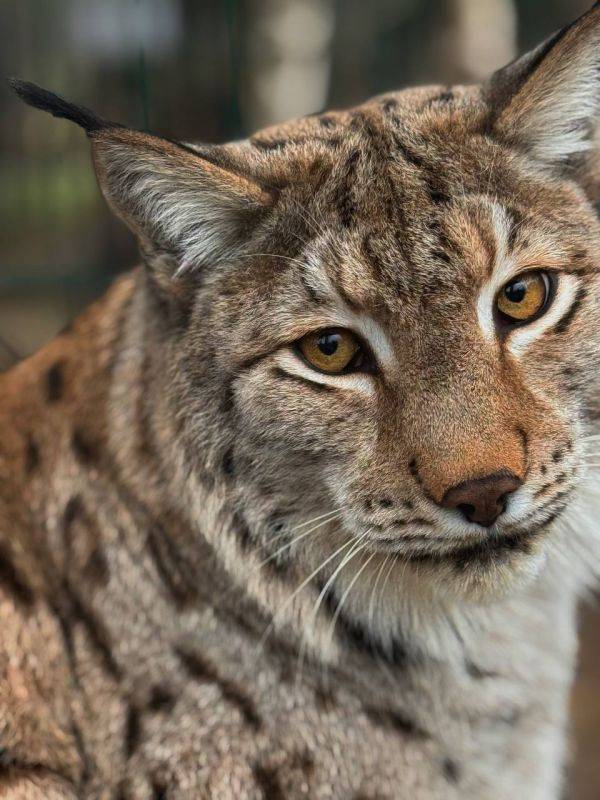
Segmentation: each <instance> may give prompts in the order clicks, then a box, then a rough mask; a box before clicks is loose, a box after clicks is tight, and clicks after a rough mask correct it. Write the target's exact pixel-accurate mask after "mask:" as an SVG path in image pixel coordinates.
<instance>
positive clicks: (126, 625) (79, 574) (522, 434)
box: [0, 4, 600, 800]
mask: <svg viewBox="0 0 600 800" xmlns="http://www.w3.org/2000/svg"><path fill="white" fill-rule="evenodd" d="M599 53H600V5H598V4H597V5H595V6H594V7H593V9H591V10H590V11H589V12H588V13H587V14H585V15H584V16H583V17H581V18H580V19H579V20H578V21H576V22H575V23H574V24H572V25H570V26H569V27H567V28H566V29H564V30H563V31H561V32H560V33H558V34H557V35H555V36H553V37H552V38H551V39H550V40H549V41H547V42H545V43H544V44H542V45H541V46H540V47H538V48H537V49H536V50H534V51H533V52H532V53H529V54H528V55H525V56H524V57H522V58H521V59H519V60H517V61H516V62H514V63H512V64H510V65H509V66H508V67H506V68H504V69H501V70H500V71H499V72H497V73H496V74H495V75H493V76H492V77H491V78H490V80H489V82H487V83H486V84H484V85H482V86H456V87H451V88H449V87H446V86H433V87H426V88H418V89H411V90H407V91H401V92H397V93H390V94H386V95H384V96H381V97H376V98H375V99H373V100H370V101H368V102H366V103H365V104H364V105H361V106H358V107H357V108H354V109H351V110H349V111H332V112H327V113H323V114H319V115H315V116H309V117H305V118H303V119H298V120H294V121H292V122H290V123H287V124H284V125H280V126H277V127H275V128H270V129H267V130H264V131H261V132H259V133H257V134H255V135H254V136H252V137H250V138H249V139H247V140H244V141H240V142H235V143H231V144H224V145H198V144H188V143H185V144H184V143H179V142H174V141H170V140H165V139H161V138H158V137H155V136H152V135H149V134H146V133H141V132H139V131H136V130H131V129H129V128H126V127H123V126H121V125H118V124H115V123H112V122H107V121H105V120H104V119H101V118H100V117H98V116H96V114H94V113H92V112H91V111H88V110H87V109H85V108H82V107H78V106H75V105H72V104H71V103H69V102H66V101H65V100H62V99H61V98H59V97H57V96H56V95H53V94H51V93H50V92H47V91H46V90H44V89H41V88H38V87H36V86H34V85H33V84H29V83H25V82H22V81H18V80H14V81H12V86H13V88H14V90H15V91H16V93H17V94H18V95H19V96H20V97H21V98H22V99H23V100H24V101H25V102H26V103H28V104H29V105H32V106H34V107H36V108H39V109H42V110H44V111H48V112H50V113H51V114H53V115H54V116H55V117H62V118H65V119H67V120H71V121H72V122H75V123H77V124H78V125H80V126H81V127H82V128H83V129H84V130H85V132H86V134H87V136H88V138H89V141H90V144H91V149H92V157H93V163H94V167H95V170H96V174H97V177H98V182H99V184H100V188H101V190H102V192H103V194H104V196H105V197H106V200H107V202H108V203H109V205H110V206H111V208H112V209H113V210H114V211H115V213H116V214H118V215H119V216H120V217H121V218H122V219H123V220H124V221H125V223H126V224H127V225H128V226H129V227H130V228H131V229H132V230H133V232H134V233H135V235H136V236H137V238H138V240H139V244H140V250H141V253H142V260H143V263H142V265H141V266H140V267H139V268H137V269H135V270H133V271H132V272H131V273H129V274H128V275H126V276H125V277H123V278H122V279H121V280H119V281H117V283H116V284H115V285H114V286H113V288H112V289H111V290H110V291H109V292H108V294H107V295H106V296H105V297H104V298H102V299H101V300H100V301H99V302H97V303H96V304H95V305H93V306H92V307H91V308H90V309H88V310H87V311H86V312H85V313H84V314H83V315H82V316H80V317H79V318H78V319H77V320H76V321H75V322H74V323H73V324H72V325H71V326H70V328H69V329H68V330H65V331H63V332H62V333H61V334H59V335H58V336H57V338H56V339H55V340H54V341H52V342H51V343H50V344H49V345H47V346H46V347H44V348H43V349H42V350H41V351H40V352H38V353H37V354H35V355H34V356H33V357H31V358H28V359H27V360H25V361H23V362H21V363H20V364H18V365H17V366H16V367H14V368H13V369H12V370H10V371H9V372H7V373H5V374H4V375H2V376H0V609H1V615H2V616H1V625H2V636H1V640H0V795H1V796H2V797H3V798H4V797H5V798H9V799H10V800H17V799H19V800H20V799H21V798H27V800H30V799H31V800H59V799H60V800H64V799H65V798H69V799H70V800H75V798H80V799H83V800H148V798H154V800H160V799H163V800H164V798H168V800H192V799H193V800H197V799H198V798H206V799H207V800H211V799H213V798H214V799H215V800H299V799H300V798H309V799H310V800H320V799H323V800H325V798H327V799H328V800H452V799H453V798H461V799H462V800H516V799H517V798H527V800H558V798H559V797H560V796H562V792H563V789H564V786H563V772H564V768H565V766H566V763H565V762H566V760H567V757H566V753H567V742H566V738H567V737H566V730H567V698H568V692H569V688H570V684H571V680H572V676H573V669H574V661H575V657H576V605H577V598H578V596H579V595H580V594H581V593H582V591H583V590H585V589H586V587H588V586H590V585H593V581H594V568H595V566H596V564H597V560H596V559H597V556H598V555H599V554H598V553H597V552H596V551H597V549H598V548H597V545H596V543H595V541H594V540H595V538H597V537H596V530H597V527H598V515H599V514H600V501H599V499H598V491H597V479H596V475H595V471H594V470H595V468H596V467H597V466H598V459H599V456H598V452H597V450H596V447H597V444H596V443H598V442H600V438H599V437H600V432H599V433H598V434H596V433H594V431H595V429H596V427H600V426H598V425H597V423H598V421H599V420H600V402H599V398H600V393H599V387H598V385H597V384H598V376H599V375H600V280H599V268H598V263H599V255H600V223H599V221H598V218H597V215H596V211H595V203H596V202H597V201H600V153H599V152H598V148H599V147H600V139H599V138H597V137H596V123H597V120H598V116H599V113H600V72H599V70H598V54H599ZM53 124H65V123H63V122H60V123H53Z"/></svg>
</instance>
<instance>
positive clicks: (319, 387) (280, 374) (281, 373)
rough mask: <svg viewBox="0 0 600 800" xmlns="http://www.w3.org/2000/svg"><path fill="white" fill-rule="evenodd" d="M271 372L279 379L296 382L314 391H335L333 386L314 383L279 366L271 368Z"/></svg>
mask: <svg viewBox="0 0 600 800" xmlns="http://www.w3.org/2000/svg"><path fill="white" fill-rule="evenodd" d="M273 374H274V375H275V376H276V377H277V378H279V379H280V380H283V381H290V382H292V383H297V384H299V385H300V386H307V387H308V388H310V389H312V390H313V391H315V392H335V388H334V387H333V386H328V385H326V384H324V383H314V382H313V381H310V380H308V378H303V377H302V375H292V374H291V373H289V372H286V371H285V370H283V369H281V368H280V367H275V368H274V369H273Z"/></svg>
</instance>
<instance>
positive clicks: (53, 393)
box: [46, 361, 65, 403]
mask: <svg viewBox="0 0 600 800" xmlns="http://www.w3.org/2000/svg"><path fill="white" fill-rule="evenodd" d="M64 384H65V381H64V376H63V364H62V363H61V362H60V361H57V362H56V363H55V364H53V365H52V366H51V367H50V369H49V370H48V372H47V373H46V399H47V400H48V402H49V403H57V402H58V401H59V400H61V399H62V396H63V392H64Z"/></svg>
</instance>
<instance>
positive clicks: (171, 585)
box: [146, 522, 198, 609]
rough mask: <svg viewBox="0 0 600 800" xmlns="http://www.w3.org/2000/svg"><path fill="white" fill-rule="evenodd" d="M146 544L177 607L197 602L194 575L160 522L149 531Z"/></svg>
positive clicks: (180, 607) (157, 570) (181, 607)
mask: <svg viewBox="0 0 600 800" xmlns="http://www.w3.org/2000/svg"><path fill="white" fill-rule="evenodd" d="M146 544H147V546H148V552H149V553H150V556H151V557H152V561H153V562H154V566H155V568H156V572H157V573H158V575H159V577H160V578H161V579H162V582H163V584H164V586H165V588H166V590H167V592H168V593H169V595H170V596H171V599H172V600H173V602H174V604H175V606H176V607H177V608H179V609H183V608H185V607H186V606H190V605H192V604H193V603H194V602H196V601H197V599H198V591H197V588H196V584H195V580H194V575H193V574H192V573H191V571H190V570H189V568H188V566H187V564H186V562H185V559H184V558H183V557H182V555H181V554H180V553H179V551H178V550H177V548H176V547H175V545H174V543H173V540H172V538H171V537H170V536H169V534H168V533H167V531H165V530H164V529H163V527H162V526H161V525H160V524H159V523H158V522H155V524H154V525H151V526H150V528H149V529H148V536H147V538H146Z"/></svg>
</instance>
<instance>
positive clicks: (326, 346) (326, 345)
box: [317, 333, 340, 357]
mask: <svg viewBox="0 0 600 800" xmlns="http://www.w3.org/2000/svg"><path fill="white" fill-rule="evenodd" d="M317 344H318V347H319V350H320V351H321V352H322V353H323V355H324V356H329V357H331V356H333V355H335V354H336V352H337V349H338V347H339V344H340V335H339V333H325V334H323V336H320V337H319V340H318V343H317Z"/></svg>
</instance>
